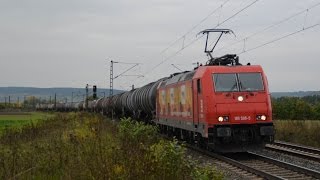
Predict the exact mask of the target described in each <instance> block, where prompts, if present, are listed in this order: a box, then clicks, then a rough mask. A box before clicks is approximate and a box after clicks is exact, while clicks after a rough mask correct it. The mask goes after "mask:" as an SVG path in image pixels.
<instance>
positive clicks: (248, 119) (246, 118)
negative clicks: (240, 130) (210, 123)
mask: <svg viewBox="0 0 320 180" xmlns="http://www.w3.org/2000/svg"><path fill="white" fill-rule="evenodd" d="M234 120H236V121H250V120H251V117H250V116H235V117H234Z"/></svg>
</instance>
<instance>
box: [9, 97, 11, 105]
mask: <svg viewBox="0 0 320 180" xmlns="http://www.w3.org/2000/svg"><path fill="white" fill-rule="evenodd" d="M10 104H11V100H10V96H9V106H10Z"/></svg>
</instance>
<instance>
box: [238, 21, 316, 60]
mask: <svg viewBox="0 0 320 180" xmlns="http://www.w3.org/2000/svg"><path fill="white" fill-rule="evenodd" d="M319 25H320V24H319V23H317V24H314V25H311V26H308V27H306V28H302V29H300V30H298V31H295V32H292V33H289V34H286V35H284V36H281V37H278V38H275V39H272V40H270V41H267V42H265V43H263V44H261V45H258V46H256V47H253V48H250V49H248V50H246V51H242V52H239V53H238V54H239V55H240V54H244V53H247V52H249V51H253V50H256V49H259V48H262V47H264V46H266V45H269V44H272V43H274V42H277V41H280V40H282V39H285V38H287V37H290V36H293V35H295V34H298V33H300V32H302V31H306V30H308V29H312V28H315V27H316V26H319Z"/></svg>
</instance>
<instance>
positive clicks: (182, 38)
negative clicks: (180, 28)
mask: <svg viewBox="0 0 320 180" xmlns="http://www.w3.org/2000/svg"><path fill="white" fill-rule="evenodd" d="M229 1H230V0H226V1H224V2H223V3H222V4H221V5H220V6H219V7H217V8H216V9H214V10H213V11H212V12H210V13H209V14H208V15H207V16H206V17H205V18H203V19H202V20H201V21H199V22H198V23H197V24H196V25H194V26H192V28H190V29H189V30H188V31H187V32H186V33H185V34H183V35H182V36H181V37H180V38H178V39H177V40H175V41H173V42H172V43H170V45H169V46H168V47H166V48H165V49H163V50H162V51H161V52H160V54H163V53H164V52H166V51H167V50H168V49H170V48H171V47H172V46H173V45H175V44H176V43H177V42H178V41H180V40H184V39H185V37H186V36H187V35H188V34H190V33H191V32H192V31H193V30H194V29H195V28H197V27H198V26H199V25H200V24H202V23H203V22H205V21H206V20H207V19H208V18H209V17H210V16H212V15H213V14H214V13H216V12H217V11H218V10H220V9H222V8H223V6H224V5H225V4H227V3H228V2H229ZM183 47H184V46H183Z"/></svg>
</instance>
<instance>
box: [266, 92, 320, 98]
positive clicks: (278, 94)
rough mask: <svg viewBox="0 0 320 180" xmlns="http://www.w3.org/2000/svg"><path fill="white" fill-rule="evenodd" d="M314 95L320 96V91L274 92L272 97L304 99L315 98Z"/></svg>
mask: <svg viewBox="0 0 320 180" xmlns="http://www.w3.org/2000/svg"><path fill="white" fill-rule="evenodd" d="M313 95H320V91H297V92H272V93H271V96H272V97H274V98H279V97H283V96H287V97H304V96H313Z"/></svg>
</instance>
